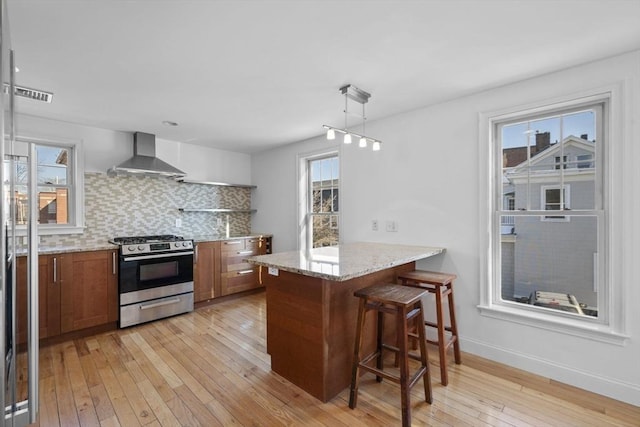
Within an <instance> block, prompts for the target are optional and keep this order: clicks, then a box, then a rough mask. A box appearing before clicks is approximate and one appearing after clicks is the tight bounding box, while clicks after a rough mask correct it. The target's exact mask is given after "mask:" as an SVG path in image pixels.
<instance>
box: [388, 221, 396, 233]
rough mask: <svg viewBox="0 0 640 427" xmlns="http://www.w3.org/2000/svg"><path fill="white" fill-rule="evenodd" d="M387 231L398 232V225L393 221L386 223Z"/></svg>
mask: <svg viewBox="0 0 640 427" xmlns="http://www.w3.org/2000/svg"><path fill="white" fill-rule="evenodd" d="M387 231H389V232H396V231H398V223H397V222H395V221H387Z"/></svg>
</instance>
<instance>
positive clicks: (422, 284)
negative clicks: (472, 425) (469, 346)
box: [398, 270, 462, 386]
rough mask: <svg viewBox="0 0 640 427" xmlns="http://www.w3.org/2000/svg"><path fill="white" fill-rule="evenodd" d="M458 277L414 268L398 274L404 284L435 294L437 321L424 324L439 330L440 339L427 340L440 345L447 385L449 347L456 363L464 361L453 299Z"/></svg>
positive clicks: (441, 368) (444, 382) (442, 374)
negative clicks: (445, 312)
mask: <svg viewBox="0 0 640 427" xmlns="http://www.w3.org/2000/svg"><path fill="white" fill-rule="evenodd" d="M456 278H457V276H456V275H455V274H451V273H440V272H436V271H427V270H413V271H409V272H406V273H401V274H399V275H398V280H399V281H400V283H401V284H402V285H405V286H408V287H416V288H418V289H424V290H426V291H427V292H429V293H432V294H434V295H435V298H436V321H435V323H434V322H424V325H425V326H429V327H432V328H436V330H437V331H438V340H437V341H435V340H429V339H427V342H428V343H430V344H435V345H437V346H438V350H439V356H440V382H441V383H442V385H445V386H446V385H447V384H448V383H449V376H448V373H447V350H448V348H449V347H451V346H453V354H454V359H455V362H456V364H458V365H459V364H461V363H462V358H461V355H460V342H459V338H458V326H457V324H456V314H455V306H454V300H453V282H454V280H455V279H456ZM443 297H447V299H448V305H449V322H450V326H446V325H445V323H444V316H443V310H442V298H443ZM420 329H423V328H420ZM445 331H447V332H450V334H451V336H450V338H449V339H445Z"/></svg>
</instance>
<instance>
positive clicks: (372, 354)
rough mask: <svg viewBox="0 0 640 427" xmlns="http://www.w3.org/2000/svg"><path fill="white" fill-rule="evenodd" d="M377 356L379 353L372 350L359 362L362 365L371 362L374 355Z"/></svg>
mask: <svg viewBox="0 0 640 427" xmlns="http://www.w3.org/2000/svg"><path fill="white" fill-rule="evenodd" d="M378 356H380V353H379V352H377V351H374V352H373V353H371V354H370V355H368V356H367V357H365V358H363V359H362V360H361V361H360V364H361V365H362V364H366V363H369V362H371V361H372V360H373V359H375V358H376V357H378Z"/></svg>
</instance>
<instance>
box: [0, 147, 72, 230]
mask: <svg viewBox="0 0 640 427" xmlns="http://www.w3.org/2000/svg"><path fill="white" fill-rule="evenodd" d="M30 147H32V149H30ZM79 151H80V147H79V144H77V143H61V142H52V141H45V140H40V139H38V140H32V139H27V138H18V139H17V141H16V152H17V153H18V154H17V155H16V156H15V157H14V159H15V162H14V165H15V166H14V167H15V171H14V173H15V176H16V186H15V192H16V194H15V196H16V199H15V200H16V225H17V226H18V227H19V230H20V227H21V226H26V224H27V219H28V209H29V206H28V190H29V182H28V177H29V173H28V170H29V163H30V162H31V163H33V167H34V169H35V179H36V183H35V189H36V194H35V196H34V197H33V198H32V200H33V201H34V203H35V204H36V209H37V214H36V220H37V221H38V224H39V233H40V234H43V235H46V234H62V233H74V232H80V231H81V229H82V225H83V224H82V220H83V203H84V202H83V197H82V195H83V192H82V185H83V180H82V179H81V171H80V169H81V166H80V164H79ZM30 155H31V158H30ZM8 165H9V163H7V162H5V168H6V167H8Z"/></svg>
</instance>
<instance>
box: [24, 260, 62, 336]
mask: <svg viewBox="0 0 640 427" xmlns="http://www.w3.org/2000/svg"><path fill="white" fill-rule="evenodd" d="M59 261H60V255H40V256H39V257H38V289H39V297H38V298H39V299H38V304H39V312H38V316H39V321H40V325H39V335H40V338H41V339H42V338H48V337H53V336H56V335H59V334H60V282H59V280H58V278H59V276H58V274H59V273H60V270H59V269H58V268H59V267H60V266H61V264H58V263H59ZM54 272H55V273H56V275H54ZM16 282H17V286H16V305H17V307H16V312H17V320H18V323H17V325H16V335H17V336H16V340H17V342H18V344H23V343H25V342H26V341H27V327H28V325H27V257H25V256H21V257H18V258H17V264H16Z"/></svg>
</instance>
